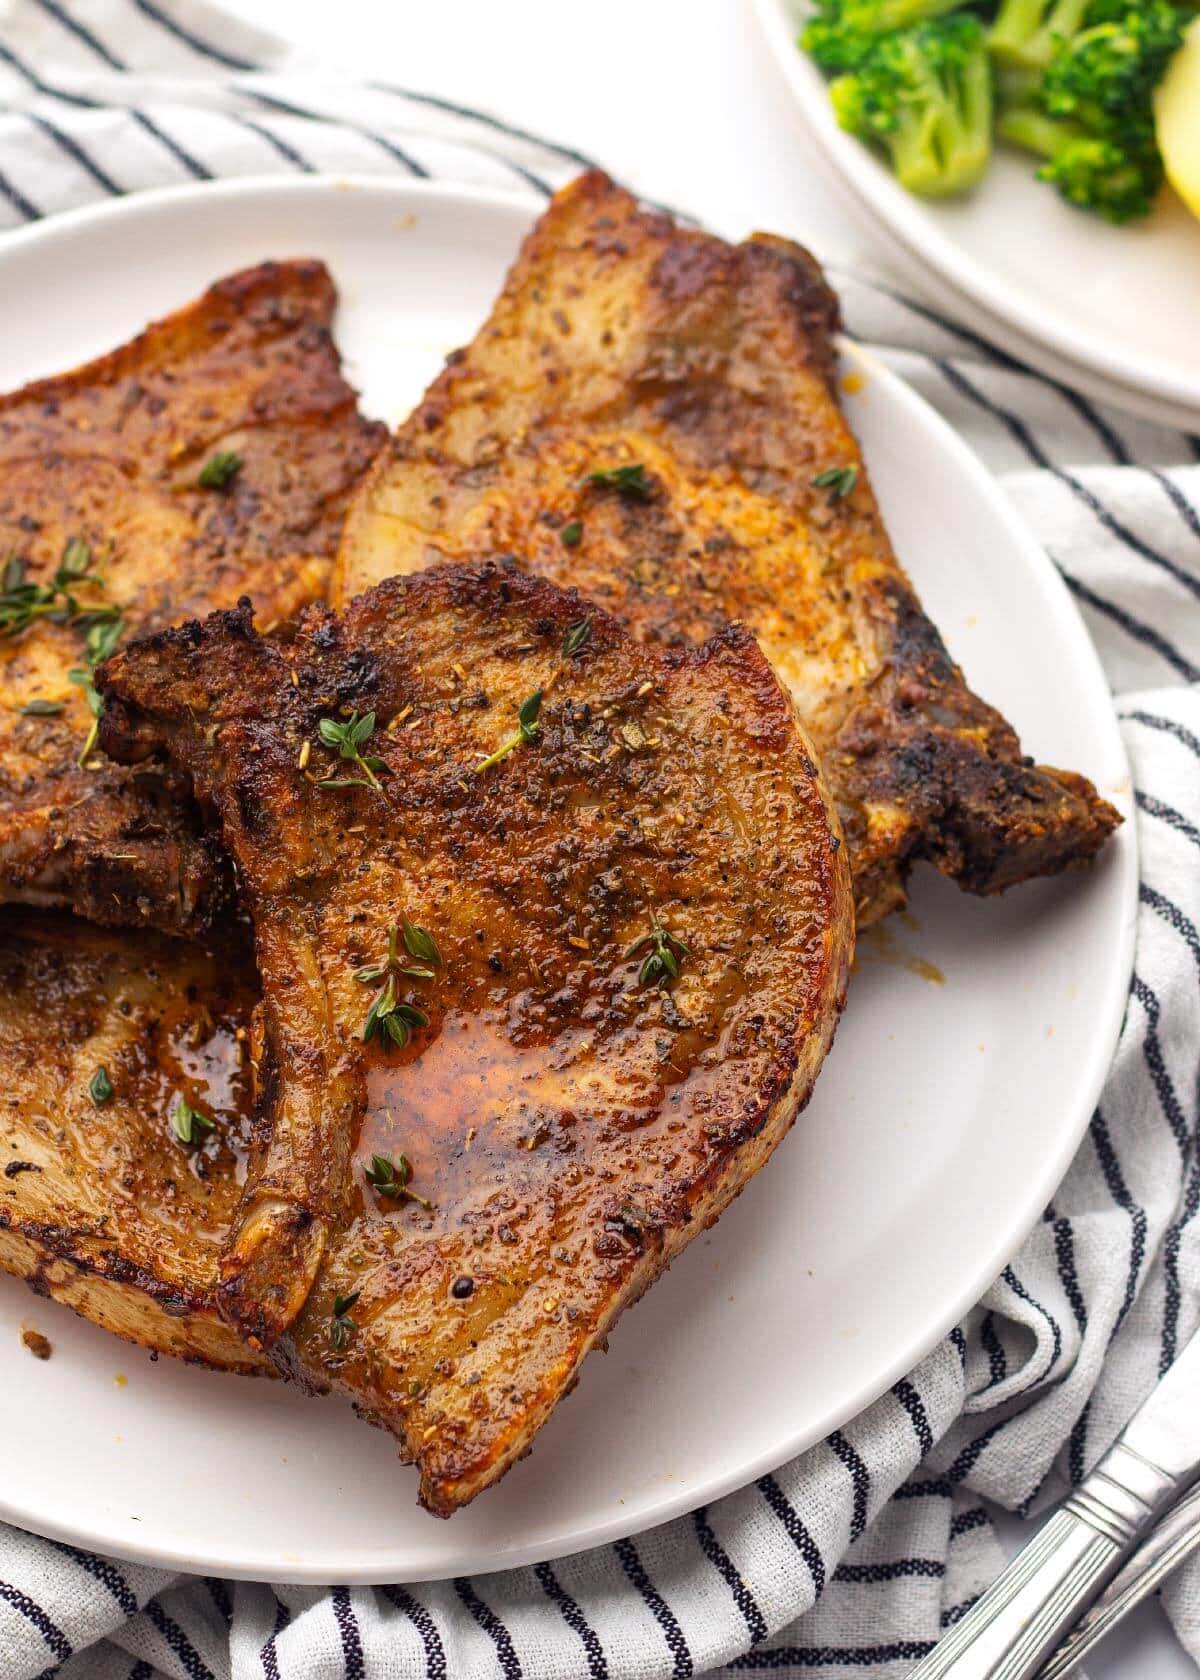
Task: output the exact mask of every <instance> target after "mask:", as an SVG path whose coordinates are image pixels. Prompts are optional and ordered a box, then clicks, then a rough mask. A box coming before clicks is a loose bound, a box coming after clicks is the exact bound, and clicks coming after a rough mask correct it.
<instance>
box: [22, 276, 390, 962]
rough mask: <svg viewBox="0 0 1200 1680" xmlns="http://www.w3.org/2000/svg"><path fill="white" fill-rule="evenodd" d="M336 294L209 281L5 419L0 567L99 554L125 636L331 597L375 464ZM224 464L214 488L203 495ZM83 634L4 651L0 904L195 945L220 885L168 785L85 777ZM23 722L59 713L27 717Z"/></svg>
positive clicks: (271, 613)
mask: <svg viewBox="0 0 1200 1680" xmlns="http://www.w3.org/2000/svg"><path fill="white" fill-rule="evenodd" d="M335 302H336V299H335V294H334V289H333V284H332V282H331V280H330V278H329V275H328V273H327V272H326V270H325V268H324V267H323V266H322V265H321V264H320V263H316V262H290V263H264V264H262V265H260V266H259V267H257V268H253V269H248V270H246V271H245V272H243V273H240V274H235V275H232V276H231V277H229V278H228V279H225V280H222V281H220V282H218V283H217V284H216V285H215V286H213V287H211V288H210V290H209V291H207V292H206V293H205V294H204V296H203V297H202V298H200V299H199V300H198V301H196V302H195V303H193V304H190V305H189V306H188V307H187V308H185V309H182V310H180V311H179V312H178V313H176V314H174V315H172V316H169V317H168V318H167V319H166V320H164V321H160V322H158V323H157V324H155V325H153V326H151V327H148V328H147V329H146V331H145V332H143V333H142V334H140V335H139V336H138V337H137V338H136V339H134V340H133V341H132V342H131V343H129V344H127V345H124V346H123V347H122V348H120V349H119V350H115V351H113V352H112V353H111V354H110V355H107V356H104V357H102V358H100V359H99V360H98V361H95V362H91V363H89V364H88V365H87V366H85V367H82V368H79V369H77V370H75V371H74V372H72V373H68V374H64V375H62V376H60V377H58V378H54V379H44V380H39V381H38V382H37V383H35V384H32V385H28V386H26V387H25V388H24V389H23V390H21V391H17V392H15V393H12V394H11V395H9V396H6V397H3V398H0V563H2V562H3V561H4V560H6V559H8V558H10V557H11V558H13V559H16V560H18V561H22V562H24V563H25V566H26V575H27V577H28V579H29V581H30V582H33V583H43V582H45V581H46V580H47V579H48V578H49V577H50V576H51V575H52V574H53V573H54V571H55V569H56V567H57V566H58V565H59V562H60V560H61V558H62V556H63V552H64V549H65V547H66V545H67V543H68V542H70V541H72V540H82V541H84V542H86V543H87V544H88V545H89V546H90V549H91V553H92V556H93V562H94V567H95V569H96V570H98V571H100V572H101V573H102V574H103V579H104V583H103V586H102V588H96V587H94V586H90V585H89V586H87V587H86V588H82V589H80V591H79V595H80V598H81V600H82V601H85V602H89V603H90V602H97V603H107V604H110V605H113V606H116V607H118V608H119V609H120V612H121V614H122V625H123V634H124V636H125V637H129V636H131V635H136V634H139V633H142V632H145V631H147V630H154V629H159V628H162V627H163V626H164V625H166V624H170V623H175V622H178V621H179V620H180V619H181V618H186V617H187V616H189V615H191V614H195V613H203V612H207V611H210V610H212V609H214V608H218V607H223V606H231V605H232V604H233V602H234V601H235V600H237V598H238V596H239V595H242V594H249V595H251V596H252V597H253V598H254V599H255V601H256V602H257V604H258V606H259V609H260V611H261V612H262V613H263V614H264V615H265V617H266V618H268V619H269V618H282V617H286V616H289V615H290V614H292V613H294V612H296V611H297V610H298V609H299V608H300V607H302V606H303V605H305V604H306V603H307V602H309V601H312V600H314V599H318V598H319V597H321V596H322V595H323V594H324V589H325V583H326V578H327V575H328V565H329V556H330V555H331V554H332V553H333V551H334V549H335V547H336V543H337V538H338V533H339V530H340V525H341V519H342V515H343V512H344V510H345V506H346V501H347V498H348V496H349V494H350V492H351V491H352V490H353V488H354V487H355V485H356V484H357V482H358V480H359V478H360V477H361V475H362V473H363V472H364V470H365V469H366V467H367V466H368V464H369V462H370V461H371V459H372V456H373V455H374V453H375V451H376V450H377V448H378V446H379V444H380V443H381V442H382V438H383V432H382V428H380V427H378V426H376V425H374V424H371V423H369V422H367V421H365V420H363V419H362V418H361V417H360V415H359V414H358V412H357V409H356V406H355V398H354V393H353V391H352V390H351V389H350V387H349V386H348V385H347V384H346V382H345V381H344V380H343V378H342V376H341V372H340V369H339V362H338V356H337V351H336V349H335V348H334V345H333V342H332V339H331V337H330V331H329V327H330V322H331V320H332V317H333V310H334V307H335ZM218 451H226V452H230V453H233V454H236V455H237V456H238V457H239V458H240V459H241V462H242V466H241V469H240V471H239V472H238V473H237V475H236V477H235V478H234V479H233V480H232V482H231V483H230V484H229V485H228V486H227V487H226V488H225V489H205V488H203V487H201V486H200V485H199V484H198V482H197V480H198V476H199V473H200V471H201V469H202V468H203V466H204V465H205V463H206V461H208V459H209V458H210V457H211V456H212V455H213V454H214V453H216V452H218ZM83 664H84V636H83V634H82V632H81V630H80V629H78V628H76V627H74V626H72V625H67V624H62V623H54V622H51V621H49V620H48V619H46V618H40V619H38V620H37V622H36V623H35V624H34V625H32V626H31V627H29V628H28V629H25V630H23V631H21V632H20V633H18V634H15V635H9V636H6V637H3V638H2V639H0V896H3V897H8V898H19V899H23V900H25V901H26V902H32V903H37V904H68V905H70V906H71V907H72V908H74V909H76V910H77V911H80V912H81V913H83V914H85V915H87V916H89V917H91V918H92V919H93V920H97V921H101V922H108V923H115V924H121V923H132V924H142V925H145V924H149V925H153V926H157V927H162V928H166V929H170V930H196V929H202V928H203V927H204V926H206V925H207V924H209V923H211V922H212V921H213V920H214V919H215V918H216V917H219V916H220V915H221V914H222V913H223V911H224V907H225V898H226V888H227V878H226V874H225V871H224V868H223V866H222V864H221V861H220V859H219V856H218V855H216V854H214V852H213V850H212V848H211V847H210V845H209V843H208V842H207V840H206V838H205V836H204V835H203V833H202V832H201V830H200V828H199V826H198V824H197V821H196V818H195V814H194V812H192V811H191V810H190V809H189V807H188V806H187V805H186V803H182V802H181V801H180V799H179V797H178V795H177V793H176V792H175V790H173V789H172V788H171V787H169V786H164V785H163V783H162V780H161V778H156V779H154V780H153V781H150V780H148V779H147V778H145V777H142V778H131V777H130V775H129V773H128V772H126V771H123V770H120V769H118V768H117V767H116V766H114V765H111V764H107V763H105V762H103V761H102V760H100V759H97V760H96V761H95V764H94V767H88V768H86V769H84V768H80V766H79V765H78V763H77V759H78V757H79V754H80V750H81V748H82V747H83V745H84V741H85V739H86V736H87V733H88V729H89V726H90V723H91V717H90V714H89V712H88V709H87V705H86V702H85V698H84V694H83V691H82V689H81V688H80V687H79V686H78V685H77V684H73V683H72V682H71V681H70V680H69V677H68V673H69V671H70V670H71V669H72V668H75V667H80V666H82V665H83ZM30 701H35V702H41V703H43V704H45V703H49V704H50V705H51V706H57V707H60V708H61V710H59V711H58V712H57V713H55V714H54V715H32V716H31V715H25V714H24V713H23V710H22V709H23V708H24V707H26V706H27V705H28V703H29V702H30Z"/></svg>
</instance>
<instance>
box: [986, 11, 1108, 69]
mask: <svg viewBox="0 0 1200 1680" xmlns="http://www.w3.org/2000/svg"><path fill="white" fill-rule="evenodd" d="M1087 7H1088V0H1001V5H1000V10H999V11H998V12H997V13H996V19H995V22H994V23H993V24H992V27H991V29H990V30H989V31H988V47H989V49H990V51H991V53H992V56H993V57H994V58H995V60H996V62H997V64H1001V65H1005V66H1008V67H1010V68H1012V69H1017V70H1044V69H1045V67H1046V66H1047V64H1049V62H1050V60H1051V58H1053V56H1054V49H1055V47H1056V46H1057V45H1058V43H1059V41H1061V40H1063V39H1066V38H1069V37H1070V36H1072V35H1074V34H1075V33H1076V31H1077V30H1078V29H1080V28H1081V26H1082V24H1083V19H1084V15H1085V13H1086V12H1087Z"/></svg>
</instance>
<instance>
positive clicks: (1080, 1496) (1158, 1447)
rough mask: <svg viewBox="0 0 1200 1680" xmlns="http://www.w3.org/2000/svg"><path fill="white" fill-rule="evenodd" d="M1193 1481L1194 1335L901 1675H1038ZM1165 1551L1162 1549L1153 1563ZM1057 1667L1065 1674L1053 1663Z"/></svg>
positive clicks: (924, 1679)
mask: <svg viewBox="0 0 1200 1680" xmlns="http://www.w3.org/2000/svg"><path fill="white" fill-rule="evenodd" d="M1198 1481H1200V1334H1197V1335H1195V1336H1193V1338H1192V1340H1191V1341H1190V1342H1189V1343H1188V1345H1187V1347H1185V1348H1184V1350H1183V1352H1182V1353H1181V1354H1180V1355H1179V1357H1178V1359H1176V1361H1175V1363H1174V1365H1172V1367H1171V1369H1170V1370H1169V1371H1168V1372H1167V1374H1166V1375H1165V1376H1164V1377H1163V1379H1162V1380H1161V1382H1160V1383H1159V1384H1158V1387H1157V1388H1156V1389H1155V1390H1154V1392H1153V1393H1152V1394H1151V1395H1150V1397H1149V1399H1148V1400H1146V1401H1145V1403H1144V1404H1143V1405H1142V1406H1141V1407H1140V1408H1139V1409H1138V1411H1137V1412H1136V1413H1135V1414H1134V1416H1133V1417H1132V1419H1131V1420H1130V1422H1129V1423H1128V1424H1127V1425H1126V1427H1125V1429H1124V1430H1123V1431H1122V1433H1121V1435H1120V1437H1119V1438H1118V1440H1117V1442H1116V1444H1115V1446H1113V1447H1112V1448H1111V1449H1110V1450H1109V1451H1108V1452H1107V1453H1106V1454H1105V1456H1104V1457H1103V1458H1102V1459H1101V1461H1100V1463H1099V1464H1098V1465H1097V1466H1096V1468H1095V1469H1094V1470H1093V1471H1092V1473H1091V1475H1090V1476H1088V1477H1087V1478H1086V1480H1085V1481H1083V1482H1082V1483H1081V1484H1080V1486H1079V1487H1078V1488H1077V1489H1076V1491H1075V1492H1074V1493H1073V1494H1072V1495H1071V1498H1070V1499H1068V1500H1067V1502H1066V1504H1065V1505H1064V1506H1062V1507H1061V1509H1060V1510H1058V1511H1056V1512H1055V1514H1054V1515H1053V1516H1052V1517H1051V1518H1050V1520H1049V1521H1048V1522H1047V1523H1046V1524H1045V1525H1044V1526H1043V1527H1042V1528H1041V1529H1040V1530H1039V1532H1038V1533H1037V1534H1036V1535H1035V1536H1034V1537H1033V1539H1032V1540H1031V1541H1030V1542H1029V1544H1028V1545H1027V1546H1026V1547H1025V1549H1024V1550H1023V1551H1022V1552H1020V1553H1018V1555H1017V1556H1016V1557H1015V1558H1014V1559H1013V1561H1012V1563H1011V1564H1009V1566H1008V1568H1007V1569H1006V1570H1005V1571H1004V1573H1003V1575H1001V1576H1000V1578H999V1580H997V1581H995V1582H994V1583H993V1584H992V1586H990V1587H989V1588H988V1590H987V1592H985V1593H984V1595H983V1596H982V1598H980V1600H979V1601H978V1603H977V1604H974V1605H973V1606H972V1607H971V1609H970V1610H968V1611H967V1613H966V1615H965V1616H964V1617H963V1618H962V1620H961V1621H959V1622H957V1623H956V1624H955V1625H954V1627H952V1628H951V1629H950V1631H949V1632H948V1633H947V1634H945V1635H944V1637H943V1638H942V1640H941V1642H940V1643H939V1644H938V1645H937V1646H935V1648H934V1649H933V1650H932V1651H931V1652H930V1653H929V1655H928V1656H927V1657H926V1658H925V1659H924V1660H923V1661H922V1662H920V1663H918V1664H917V1666H916V1668H914V1669H913V1671H912V1674H911V1675H910V1677H909V1680H1033V1677H1034V1676H1040V1675H1041V1673H1042V1670H1043V1669H1044V1667H1045V1665H1046V1664H1047V1663H1048V1662H1050V1661H1051V1659H1052V1658H1055V1654H1056V1652H1057V1651H1058V1648H1059V1647H1060V1646H1061V1645H1062V1644H1063V1641H1064V1640H1066V1639H1067V1638H1068V1636H1069V1635H1070V1634H1071V1632H1072V1630H1073V1629H1074V1628H1075V1625H1076V1623H1078V1622H1079V1621H1080V1618H1081V1617H1082V1616H1083V1615H1084V1614H1085V1613H1086V1612H1087V1611H1088V1610H1089V1609H1090V1608H1091V1607H1092V1606H1093V1605H1094V1604H1095V1603H1096V1601H1097V1599H1099V1597H1100V1595H1101V1594H1102V1593H1103V1592H1104V1589H1105V1588H1106V1587H1108V1586H1109V1584H1110V1583H1113V1582H1115V1578H1116V1577H1117V1576H1118V1575H1119V1574H1120V1573H1121V1571H1122V1570H1123V1568H1124V1566H1125V1565H1126V1564H1128V1563H1129V1562H1130V1559H1132V1558H1133V1557H1134V1554H1135V1553H1136V1552H1137V1551H1138V1550H1139V1548H1140V1546H1141V1545H1142V1543H1143V1541H1145V1540H1147V1538H1148V1537H1149V1536H1150V1535H1151V1533H1152V1531H1154V1530H1155V1529H1157V1528H1158V1526H1159V1524H1160V1522H1161V1521H1162V1519H1163V1518H1164V1516H1165V1515H1166V1514H1167V1513H1168V1512H1169V1511H1171V1510H1172V1508H1173V1507H1175V1508H1177V1509H1178V1510H1180V1511H1182V1510H1183V1506H1182V1504H1181V1501H1182V1500H1183V1499H1184V1496H1185V1495H1187V1494H1188V1493H1189V1490H1191V1489H1192V1488H1193V1485H1194V1484H1196V1483H1197V1482H1198ZM1191 1514H1192V1513H1189V1516H1190V1515H1191ZM1186 1532H1187V1528H1186V1521H1185V1527H1184V1530H1183V1532H1181V1533H1180V1534H1178V1535H1176V1537H1175V1538H1176V1542H1177V1543H1178V1544H1179V1545H1182V1543H1183V1537H1184V1533H1186ZM1169 1550H1170V1548H1169V1546H1168V1547H1167V1549H1166V1550H1163V1549H1162V1547H1161V1546H1160V1548H1159V1551H1160V1552H1161V1556H1159V1557H1158V1561H1159V1564H1160V1565H1161V1564H1162V1563H1163V1560H1164V1559H1165V1556H1166V1555H1167V1552H1168V1551H1169ZM1157 1555H1158V1554H1157V1553H1153V1552H1152V1553H1150V1554H1148V1561H1147V1564H1146V1567H1147V1568H1153V1567H1154V1559H1155V1557H1156V1556H1157ZM1183 1555H1185V1554H1184V1553H1182V1552H1181V1553H1180V1556H1179V1558H1178V1559H1177V1561H1182V1556H1183ZM1130 1567H1131V1569H1132V1570H1133V1571H1134V1573H1133V1575H1131V1576H1130V1578H1129V1579H1128V1580H1127V1581H1126V1583H1125V1585H1124V1586H1123V1587H1120V1588H1116V1589H1115V1591H1116V1598H1117V1599H1120V1600H1122V1601H1123V1602H1124V1603H1125V1608H1124V1609H1122V1610H1121V1612H1120V1614H1122V1615H1123V1614H1124V1613H1125V1609H1129V1608H1132V1604H1133V1603H1134V1602H1136V1598H1130V1597H1129V1596H1128V1595H1129V1592H1130V1591H1131V1590H1132V1587H1133V1583H1134V1581H1135V1580H1136V1579H1137V1578H1138V1576H1139V1575H1140V1571H1138V1570H1137V1566H1136V1563H1134V1564H1131V1565H1130ZM1147 1590H1148V1589H1147ZM1115 1603H1116V1600H1115V1599H1109V1600H1106V1605H1107V1608H1108V1612H1109V1615H1108V1622H1107V1626H1109V1627H1111V1626H1112V1625H1113V1622H1114V1621H1115V1620H1117V1619H1119V1618H1118V1616H1117V1615H1116V1614H1115V1613H1114V1607H1115ZM1082 1631H1083V1630H1081V1634H1082ZM1096 1637H1099V1636H1098V1635H1097V1636H1096ZM1094 1642H1095V1641H1094V1639H1093V1640H1092V1641H1091V1643H1094ZM1089 1648H1090V1646H1089ZM1081 1655H1082V1649H1081V1648H1079V1647H1077V1648H1076V1651H1075V1655H1074V1656H1073V1657H1072V1658H1071V1661H1072V1662H1073V1663H1077V1662H1078V1661H1079V1659H1080V1656H1081ZM1056 1660H1057V1659H1056ZM1064 1660H1065V1659H1064ZM1055 1672H1057V1673H1058V1674H1063V1673H1065V1672H1066V1670H1065V1669H1063V1668H1061V1667H1059V1668H1058V1669H1057V1670H1056V1671H1055Z"/></svg>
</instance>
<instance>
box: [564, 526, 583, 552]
mask: <svg viewBox="0 0 1200 1680" xmlns="http://www.w3.org/2000/svg"><path fill="white" fill-rule="evenodd" d="M558 540H559V542H560V543H562V545H563V547H564V548H578V547H579V545H580V543H581V542H582V541H583V521H582V519H572V521H571V523H570V524H569V525H564V526H563V528H562V530H561V531H560V532H559V533H558Z"/></svg>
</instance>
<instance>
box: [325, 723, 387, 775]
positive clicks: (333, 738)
mask: <svg viewBox="0 0 1200 1680" xmlns="http://www.w3.org/2000/svg"><path fill="white" fill-rule="evenodd" d="M317 733H318V735H320V737H321V740H322V742H323V743H324V744H325V746H327V747H328V748H329V749H330V751H331V752H336V753H337V755H338V757H339V758H344V759H348V760H349V762H350V763H351V764H357V765H358V767H359V769H360V770H361V771H362V775H361V776H326V777H325V779H324V780H323V781H321V782H320V783H318V786H319V787H323V788H343V787H369V788H373V789H374V790H375V792H376V793H382V792H383V784H382V782H381V781H380V780H379V777H378V776H377V775H376V774H375V772H376V771H377V770H382V769H383V768H384V763H383V760H382V759H381V758H377V757H375V756H374V754H370V753H368V754H364V753H363V752H362V751H361V748H362V744H363V742H364V741H366V740H368V739H369V738H370V736H372V735H373V734H374V733H375V713H374V712H365V713H364V714H363V716H362V717H359V715H358V713H357V712H351V714H350V716H349V717H348V718H347V720H346V722H345V723H339V722H338V720H337V718H331V717H323V718H321V719H320V720H319V721H318V723H317Z"/></svg>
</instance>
